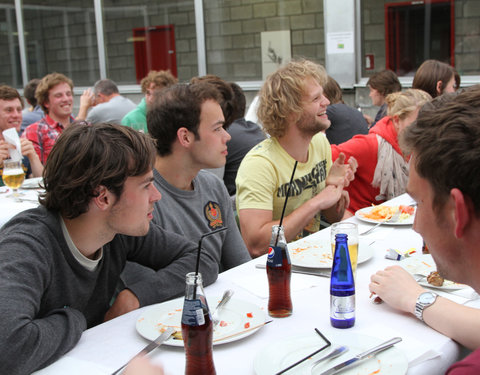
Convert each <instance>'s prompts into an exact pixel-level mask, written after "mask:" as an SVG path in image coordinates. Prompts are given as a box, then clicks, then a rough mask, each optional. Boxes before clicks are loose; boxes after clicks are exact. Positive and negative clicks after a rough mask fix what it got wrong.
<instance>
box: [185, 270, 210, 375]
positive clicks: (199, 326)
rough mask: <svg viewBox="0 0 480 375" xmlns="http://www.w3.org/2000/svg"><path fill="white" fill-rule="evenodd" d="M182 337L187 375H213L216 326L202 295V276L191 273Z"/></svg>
mask: <svg viewBox="0 0 480 375" xmlns="http://www.w3.org/2000/svg"><path fill="white" fill-rule="evenodd" d="M182 336H183V345H184V347H185V355H186V363H185V375H195V374H205V375H213V374H216V372H215V365H214V363H213V353H212V342H213V341H212V340H213V323H212V320H211V317H210V310H209V309H208V304H207V300H206V298H205V293H204V291H203V282H202V275H201V274H196V275H195V272H190V273H188V274H187V276H186V289H185V300H184V302H183V313H182Z"/></svg>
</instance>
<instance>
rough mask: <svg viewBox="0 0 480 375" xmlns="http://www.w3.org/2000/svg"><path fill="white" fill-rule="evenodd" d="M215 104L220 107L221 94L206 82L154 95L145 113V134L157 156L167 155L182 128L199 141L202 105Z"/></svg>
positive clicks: (180, 85) (170, 151) (171, 88)
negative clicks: (150, 139) (153, 143)
mask: <svg viewBox="0 0 480 375" xmlns="http://www.w3.org/2000/svg"><path fill="white" fill-rule="evenodd" d="M206 100H214V101H216V102H217V103H219V104H220V101H221V100H222V99H221V94H220V93H219V92H218V90H217V89H216V88H215V86H214V85H211V84H209V83H206V82H198V83H192V84H190V85H187V84H176V85H173V86H171V87H169V88H167V89H165V90H161V91H158V92H155V94H154V99H153V103H152V106H151V108H150V109H149V110H148V112H147V126H148V133H149V134H150V135H151V136H152V138H153V139H154V140H155V145H156V148H157V154H158V155H160V156H166V155H170V154H171V153H172V145H173V143H174V142H175V139H176V138H177V131H178V129H180V128H181V127H185V128H186V129H188V130H189V131H191V132H192V133H193V134H194V135H195V137H196V138H197V139H198V137H199V135H198V126H199V125H200V114H201V111H202V108H201V107H202V104H203V103H204V102H205V101H206Z"/></svg>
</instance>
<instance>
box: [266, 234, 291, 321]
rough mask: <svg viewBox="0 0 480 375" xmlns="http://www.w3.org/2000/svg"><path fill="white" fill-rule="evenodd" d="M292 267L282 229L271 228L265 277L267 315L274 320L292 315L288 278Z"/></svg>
mask: <svg viewBox="0 0 480 375" xmlns="http://www.w3.org/2000/svg"><path fill="white" fill-rule="evenodd" d="M291 275H292V265H291V263H290V255H289V254H288V249H287V241H286V240H285V232H284V231H283V227H281V226H278V225H274V226H273V227H272V238H271V239H270V247H269V248H268V255H267V277H268V287H269V297H268V314H269V315H270V316H273V317H275V318H284V317H287V316H290V315H292V298H291V297H290V278H291Z"/></svg>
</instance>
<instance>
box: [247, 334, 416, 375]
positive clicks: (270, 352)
mask: <svg viewBox="0 0 480 375" xmlns="http://www.w3.org/2000/svg"><path fill="white" fill-rule="evenodd" d="M330 340H331V341H332V345H331V346H330V347H329V348H327V349H325V350H323V351H321V352H320V353H318V354H316V355H314V356H313V357H311V358H310V359H307V360H306V361H305V362H303V363H301V364H299V365H298V366H296V367H295V368H294V369H292V370H290V371H289V372H288V373H289V374H299V375H300V374H302V375H310V374H311V372H310V367H311V364H312V363H313V362H314V361H315V360H317V359H319V358H321V357H323V356H324V355H327V354H328V353H330V352H331V351H332V349H333V348H334V347H336V346H339V345H347V346H348V348H349V350H348V351H347V352H345V353H344V354H342V355H341V356H340V357H338V358H335V359H333V360H331V361H326V362H325V363H323V364H322V365H320V364H319V365H318V366H317V367H315V372H314V374H320V373H322V372H323V371H326V370H328V369H329V368H331V367H332V366H335V365H337V364H339V363H342V362H344V361H346V360H348V359H350V358H352V357H353V356H355V355H357V354H359V353H361V352H363V351H365V350H368V349H370V348H372V347H374V346H376V345H378V344H380V343H382V342H383V341H385V340H381V339H378V338H374V337H370V336H365V335H358V334H354V333H352V332H351V331H349V332H348V333H344V334H339V335H338V337H335V338H330ZM323 345H324V342H323V340H322V339H321V338H320V337H319V336H318V335H316V334H315V333H311V334H308V335H303V336H297V337H292V338H286V339H285V340H279V341H277V342H275V343H271V344H270V345H267V346H265V347H264V349H263V350H261V351H260V352H259V353H258V354H257V356H256V357H255V360H254V362H253V367H254V369H255V373H256V374H257V375H271V374H275V373H277V372H279V371H281V370H283V369H285V368H287V367H288V366H290V365H292V364H293V363H295V362H297V361H298V360H300V359H302V358H304V357H306V356H307V355H309V354H310V353H313V352H314V351H315V350H317V349H320V348H321V347H322V346H323ZM407 369H408V360H407V358H406V357H405V354H403V352H402V351H401V350H399V349H397V348H396V347H392V348H390V349H388V350H386V351H384V352H381V353H378V354H376V355H375V356H374V357H373V358H371V359H368V360H366V361H363V362H361V363H360V364H359V365H358V366H355V367H352V368H351V369H349V370H345V371H342V375H370V374H388V375H403V374H405V373H406V372H407ZM376 371H378V372H376Z"/></svg>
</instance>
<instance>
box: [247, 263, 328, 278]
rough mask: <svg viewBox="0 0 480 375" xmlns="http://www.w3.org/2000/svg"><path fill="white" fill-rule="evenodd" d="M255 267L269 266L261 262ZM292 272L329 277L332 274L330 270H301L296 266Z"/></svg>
mask: <svg viewBox="0 0 480 375" xmlns="http://www.w3.org/2000/svg"><path fill="white" fill-rule="evenodd" d="M255 267H256V268H261V269H265V268H266V267H267V266H266V265H265V264H263V263H260V264H255ZM292 272H294V273H303V274H304V275H313V276H321V277H328V278H330V274H331V273H330V272H314V271H304V270H299V269H296V268H293V267H292Z"/></svg>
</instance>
